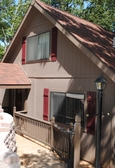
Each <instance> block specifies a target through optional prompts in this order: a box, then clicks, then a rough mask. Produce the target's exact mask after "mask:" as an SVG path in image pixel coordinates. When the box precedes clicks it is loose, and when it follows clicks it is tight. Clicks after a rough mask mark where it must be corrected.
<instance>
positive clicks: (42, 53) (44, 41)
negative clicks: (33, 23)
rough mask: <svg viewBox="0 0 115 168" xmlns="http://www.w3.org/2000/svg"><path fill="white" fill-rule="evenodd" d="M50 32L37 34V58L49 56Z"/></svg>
mask: <svg viewBox="0 0 115 168" xmlns="http://www.w3.org/2000/svg"><path fill="white" fill-rule="evenodd" d="M49 45H50V32H47V33H43V34H40V35H38V53H37V59H38V60H40V59H48V58H49Z"/></svg>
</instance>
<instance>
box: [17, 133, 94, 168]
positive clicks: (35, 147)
mask: <svg viewBox="0 0 115 168" xmlns="http://www.w3.org/2000/svg"><path fill="white" fill-rule="evenodd" d="M16 141H17V146H18V151H17V153H18V155H19V156H20V164H21V168H68V167H67V165H66V164H65V163H63V162H62V161H61V160H60V159H59V158H58V157H57V156H56V155H55V154H54V153H53V152H51V151H50V149H49V148H48V147H47V146H45V145H43V144H42V143H40V142H38V141H34V140H32V139H31V140H30V139H29V138H28V137H23V136H20V135H18V134H16ZM79 168H94V167H93V165H91V164H89V163H87V162H85V161H80V163H79Z"/></svg>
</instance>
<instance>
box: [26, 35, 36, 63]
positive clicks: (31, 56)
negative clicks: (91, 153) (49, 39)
mask: <svg viewBox="0 0 115 168" xmlns="http://www.w3.org/2000/svg"><path fill="white" fill-rule="evenodd" d="M37 40H38V36H33V37H29V38H27V57H26V59H27V61H33V60H36V56H37V43H38V42H37Z"/></svg>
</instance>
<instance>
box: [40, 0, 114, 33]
mask: <svg viewBox="0 0 115 168" xmlns="http://www.w3.org/2000/svg"><path fill="white" fill-rule="evenodd" d="M42 1H44V2H45V3H48V4H50V5H52V6H54V7H56V8H58V9H61V10H64V11H67V12H70V13H72V14H74V15H76V16H78V17H81V18H84V19H85V20H88V21H91V22H93V23H95V24H98V25H100V26H101V27H103V28H105V29H107V30H110V31H115V0H62V1H61V0H42Z"/></svg>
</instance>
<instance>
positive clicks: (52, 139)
mask: <svg viewBox="0 0 115 168" xmlns="http://www.w3.org/2000/svg"><path fill="white" fill-rule="evenodd" d="M54 123H55V117H52V118H51V150H52V149H53V143H54V134H53V125H54Z"/></svg>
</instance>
